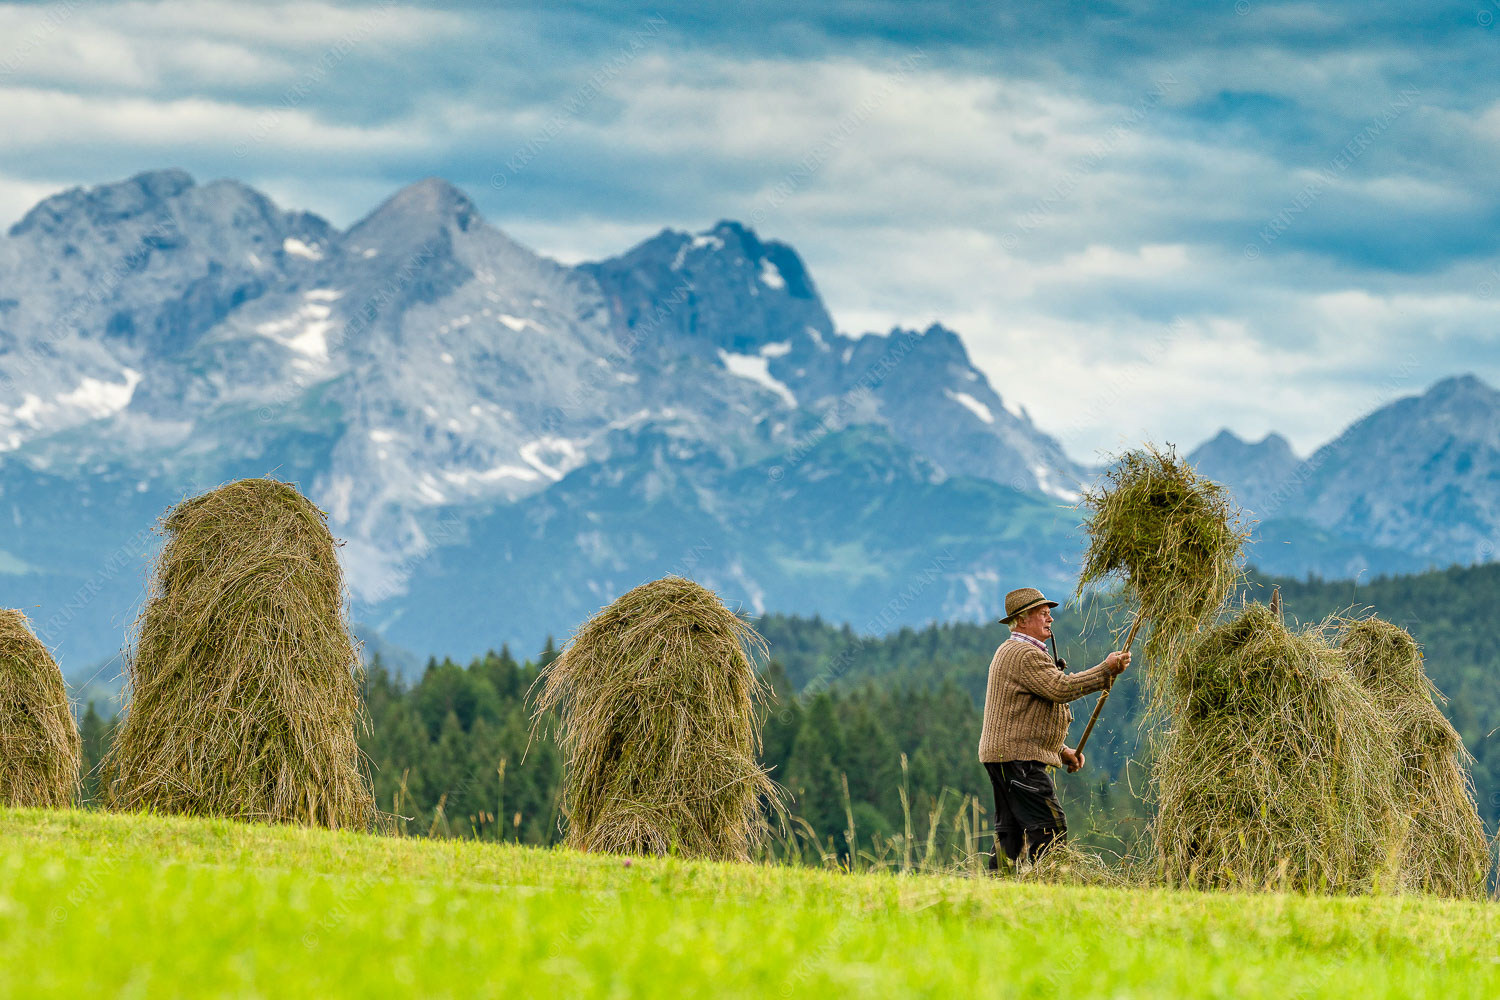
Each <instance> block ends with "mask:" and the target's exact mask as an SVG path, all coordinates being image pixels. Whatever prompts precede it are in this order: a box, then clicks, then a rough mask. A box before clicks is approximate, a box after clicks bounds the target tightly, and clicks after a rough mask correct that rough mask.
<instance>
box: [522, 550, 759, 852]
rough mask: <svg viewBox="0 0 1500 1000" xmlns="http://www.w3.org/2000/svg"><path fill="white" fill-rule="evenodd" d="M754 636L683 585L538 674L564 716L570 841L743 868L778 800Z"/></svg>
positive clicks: (547, 706) (657, 595)
mask: <svg viewBox="0 0 1500 1000" xmlns="http://www.w3.org/2000/svg"><path fill="white" fill-rule="evenodd" d="M756 648H760V649H763V648H764V647H763V643H762V642H761V640H760V637H759V636H758V635H756V633H755V631H754V629H752V628H751V627H750V626H749V625H747V624H745V623H744V622H743V621H741V620H740V619H739V618H737V617H736V616H735V615H734V614H733V613H732V612H730V611H729V609H728V608H726V607H725V606H724V605H723V603H722V602H721V601H720V600H719V599H718V597H717V596H715V595H714V594H713V592H711V591H709V590H706V589H704V588H703V587H701V586H699V585H698V584H696V583H692V582H691V581H688V580H684V579H682V578H681V577H675V576H669V577H666V578H664V579H661V580H656V581H653V582H651V583H647V584H643V585H641V586H639V587H636V588H635V589H634V590H632V591H630V592H629V593H627V594H625V595H624V596H623V597H621V598H620V599H619V600H617V601H615V602H614V603H613V604H611V605H609V606H608V607H606V608H604V609H603V610H602V611H600V612H599V613H598V614H597V615H595V616H594V618H592V619H591V620H590V621H588V622H587V623H585V624H584V625H583V626H582V627H580V628H579V629H578V631H577V632H576V633H575V634H574V636H573V640H572V642H571V644H570V645H569V646H568V648H567V649H566V650H565V651H564V652H563V654H562V656H561V657H559V658H558V659H557V660H555V661H553V663H552V664H551V665H550V666H548V667H547V668H546V669H545V671H544V672H543V674H542V676H541V677H540V678H539V683H540V685H541V690H540V694H539V696H538V698H537V702H536V719H537V720H538V721H539V722H540V721H541V720H542V719H543V717H544V715H545V714H546V713H548V712H553V711H555V712H556V713H557V716H556V724H557V727H558V735H559V744H560V746H561V748H562V752H563V760H564V771H565V776H564V805H565V809H566V813H567V820H568V842H569V843H570V844H571V845H572V846H574V847H577V848H580V849H582V850H588V851H613V852H621V853H637V854H663V853H668V852H677V853H680V854H683V855H687V856H695V857H706V858H717V859H731V860H744V859H747V858H748V857H749V854H750V851H751V849H752V847H754V846H755V845H756V844H757V843H758V841H759V839H760V837H761V835H762V834H763V833H764V831H765V821H764V815H765V814H764V811H763V810H764V804H765V802H766V801H767V800H770V801H771V802H777V801H779V797H778V791H777V788H776V786H775V785H774V784H773V783H772V781H771V780H770V778H769V777H768V776H767V775H766V773H765V771H764V770H763V769H762V768H761V766H760V764H759V763H758V762H757V759H756V758H757V754H758V752H759V749H760V725H759V722H760V713H761V710H762V706H763V699H764V696H765V691H764V688H763V686H762V683H761V681H760V679H759V677H758V676H757V675H756V672H755V668H754V666H753V664H752V663H751V659H750V655H749V652H750V650H751V649H756Z"/></svg>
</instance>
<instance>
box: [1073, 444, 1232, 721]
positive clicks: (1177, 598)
mask: <svg viewBox="0 0 1500 1000" xmlns="http://www.w3.org/2000/svg"><path fill="white" fill-rule="evenodd" d="M1082 506H1083V507H1084V509H1085V511H1086V514H1085V520H1084V528H1085V530H1086V531H1087V532H1088V534H1089V547H1088V551H1087V553H1086V554H1085V555H1084V564H1083V572H1082V574H1081V575H1080V577H1079V581H1078V592H1079V593H1080V594H1082V593H1083V591H1084V589H1085V588H1087V587H1088V586H1089V585H1091V584H1094V583H1097V582H1100V581H1102V580H1105V579H1106V578H1108V577H1110V576H1112V575H1114V576H1119V577H1122V578H1123V581H1124V584H1125V590H1126V593H1127V595H1128V596H1129V598H1130V599H1131V601H1132V602H1133V603H1134V604H1135V605H1136V606H1137V608H1138V612H1139V614H1140V615H1142V616H1144V618H1145V620H1146V621H1148V622H1150V624H1151V631H1150V633H1149V634H1148V637H1147V642H1146V653H1147V668H1148V673H1147V676H1148V680H1149V682H1150V684H1149V686H1150V689H1151V692H1152V694H1153V696H1154V699H1159V698H1160V697H1161V696H1162V695H1163V694H1164V693H1165V692H1166V690H1167V682H1168V680H1169V679H1168V678H1166V677H1165V676H1163V673H1162V671H1163V669H1164V667H1165V665H1166V664H1167V663H1168V662H1169V661H1170V660H1172V659H1174V658H1175V657H1176V655H1177V653H1178V652H1179V651H1180V648H1181V646H1182V645H1183V643H1185V642H1186V640H1187V638H1188V637H1189V636H1191V635H1192V633H1194V632H1195V631H1197V629H1198V628H1199V627H1200V625H1201V624H1202V623H1203V622H1204V621H1205V620H1206V619H1208V618H1209V617H1210V616H1211V615H1213V614H1214V612H1216V611H1217V610H1218V609H1219V608H1220V607H1221V606H1222V605H1223V604H1224V602H1225V600H1227V599H1228V597H1229V594H1230V591H1231V590H1232V589H1233V588H1234V585H1235V583H1236V581H1237V580H1238V579H1239V575H1240V554H1241V551H1242V549H1243V547H1244V543H1245V538H1246V537H1247V535H1248V533H1247V532H1246V531H1245V530H1244V529H1243V527H1242V526H1241V524H1240V513H1239V510H1238V509H1237V508H1236V507H1235V506H1234V505H1233V503H1232V502H1231V501H1230V498H1229V494H1228V491H1226V490H1225V489H1224V487H1222V486H1220V485H1219V484H1218V483H1215V482H1213V481H1211V480H1208V479H1204V478H1203V477H1202V476H1199V475H1198V473H1197V472H1196V471H1194V470H1193V467H1192V466H1190V465H1188V464H1187V462H1186V461H1184V460H1182V459H1179V458H1178V457H1177V456H1176V454H1175V453H1174V452H1172V451H1171V450H1168V451H1167V452H1166V453H1163V452H1160V451H1158V450H1157V449H1155V448H1153V447H1146V448H1143V449H1139V450H1135V451H1129V452H1126V453H1125V454H1124V455H1122V456H1120V457H1119V458H1118V459H1117V460H1116V461H1115V462H1114V464H1113V465H1112V467H1111V468H1110V470H1109V472H1108V473H1106V475H1105V479H1104V483H1103V484H1102V486H1101V487H1099V488H1097V489H1093V490H1089V491H1088V492H1086V493H1085V494H1084V496H1083V501H1082Z"/></svg>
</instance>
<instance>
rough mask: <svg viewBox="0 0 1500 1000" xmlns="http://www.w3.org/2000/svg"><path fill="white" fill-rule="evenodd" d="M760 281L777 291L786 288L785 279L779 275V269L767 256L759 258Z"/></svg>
mask: <svg viewBox="0 0 1500 1000" xmlns="http://www.w3.org/2000/svg"><path fill="white" fill-rule="evenodd" d="M760 283H761V284H762V285H765V286H766V287H767V288H771V289H774V290H776V291H778V292H779V291H781V290H782V289H784V288H786V279H785V278H783V277H782V276H781V269H780V268H778V267H777V266H776V265H775V264H773V263H772V262H771V258H769V257H762V258H761V259H760Z"/></svg>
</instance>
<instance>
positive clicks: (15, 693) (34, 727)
mask: <svg viewBox="0 0 1500 1000" xmlns="http://www.w3.org/2000/svg"><path fill="white" fill-rule="evenodd" d="M79 759H80V743H79V739H78V726H77V725H76V724H75V723H74V722H73V713H72V711H70V710H69V708H68V692H67V689H66V688H65V687H64V686H63V679H62V671H60V670H58V668H57V663H56V661H54V660H53V659H52V654H51V653H49V652H47V647H46V646H43V645H42V644H41V643H40V642H38V641H37V638H36V636H34V635H32V634H31V629H30V627H29V626H28V625H27V623H26V616H25V615H23V614H22V613H21V612H19V611H12V610H8V609H4V608H0V805H7V806H48V807H65V806H68V805H70V804H71V803H72V802H73V799H74V797H75V796H76V795H77V793H78V766H79Z"/></svg>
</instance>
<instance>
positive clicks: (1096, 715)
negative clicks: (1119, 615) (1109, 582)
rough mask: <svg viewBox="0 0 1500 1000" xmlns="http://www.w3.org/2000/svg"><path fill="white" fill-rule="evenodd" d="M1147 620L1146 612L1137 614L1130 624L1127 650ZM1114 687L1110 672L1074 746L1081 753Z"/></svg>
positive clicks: (1113, 678)
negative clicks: (1102, 691) (1106, 685)
mask: <svg viewBox="0 0 1500 1000" xmlns="http://www.w3.org/2000/svg"><path fill="white" fill-rule="evenodd" d="M1145 620H1146V616H1145V615H1144V614H1140V613H1137V614H1136V616H1135V624H1133V625H1131V626H1130V634H1129V635H1127V636H1126V637H1125V649H1126V650H1127V651H1128V650H1129V649H1130V647H1131V645H1132V644H1133V643H1134V642H1135V634H1136V633H1137V632H1139V631H1140V630H1141V623H1142V622H1144V621H1145ZM1114 687H1115V676H1114V674H1110V676H1109V687H1107V688H1105V689H1104V693H1103V694H1101V695H1099V700H1098V701H1096V702H1094V714H1093V715H1090V716H1089V724H1088V725H1086V726H1084V727H1083V735H1082V736H1080V737H1079V738H1078V746H1076V747H1075V748H1074V749H1075V750H1077V751H1078V752H1079V753H1083V745H1084V744H1085V743H1087V742H1088V741H1089V733H1092V732H1093V731H1094V723H1096V722H1098V721H1099V710H1100V709H1101V708H1103V707H1104V703H1105V702H1106V701H1109V693H1110V692H1111V691H1113V690H1114Z"/></svg>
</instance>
